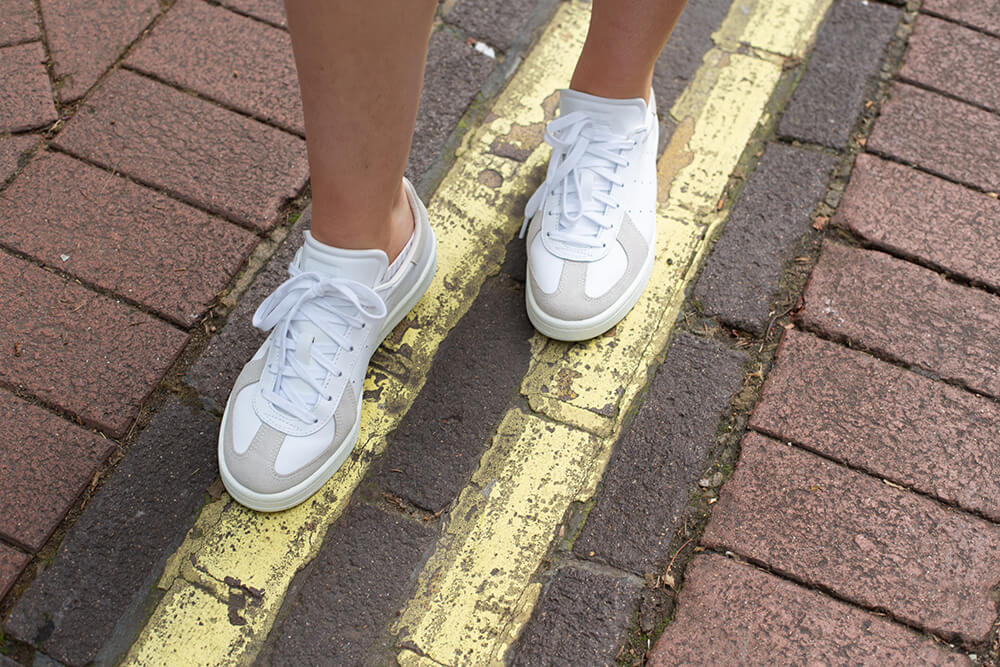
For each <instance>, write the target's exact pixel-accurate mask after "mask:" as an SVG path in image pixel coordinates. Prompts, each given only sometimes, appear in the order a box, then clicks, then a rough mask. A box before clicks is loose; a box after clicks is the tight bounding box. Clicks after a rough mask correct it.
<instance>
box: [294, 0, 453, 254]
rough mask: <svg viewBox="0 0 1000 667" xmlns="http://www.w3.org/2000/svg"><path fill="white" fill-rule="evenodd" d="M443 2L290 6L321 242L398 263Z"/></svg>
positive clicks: (329, 0)
mask: <svg viewBox="0 0 1000 667" xmlns="http://www.w3.org/2000/svg"><path fill="white" fill-rule="evenodd" d="M436 5H437V2H436V0H406V2H398V1H397V0H363V1H361V2H358V1H357V0H286V2H285V7H286V11H287V14H288V27H289V29H290V31H291V34H292V47H293V50H294V51H295V64H296V67H297V69H298V74H299V85H300V87H301V90H302V106H303V109H304V112H305V122H306V145H307V148H308V151H309V170H310V174H311V179H312V197H313V200H312V203H313V219H312V234H313V236H314V237H315V238H316V240H318V241H320V242H322V243H326V244H328V245H332V246H336V247H338V248H345V249H365V248H378V249H381V250H384V251H385V252H386V254H388V255H389V260H390V261H392V260H393V259H394V258H395V257H396V255H398V254H399V252H400V251H401V250H402V249H403V246H405V245H406V242H407V241H408V240H409V238H410V235H411V234H412V232H413V217H412V214H411V212H410V208H409V205H408V203H407V200H406V196H405V195H404V193H403V190H402V179H403V171H404V169H405V168H406V160H407V156H408V155H409V152H410V142H411V140H412V138H413V126H414V123H415V122H416V116H417V104H418V103H419V101H420V87H421V85H422V84H423V75H424V64H425V62H426V59H427V41H428V39H429V38H430V31H431V22H432V20H433V18H434V10H435V7H436Z"/></svg>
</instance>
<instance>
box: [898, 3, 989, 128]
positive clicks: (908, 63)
mask: <svg viewBox="0 0 1000 667" xmlns="http://www.w3.org/2000/svg"><path fill="white" fill-rule="evenodd" d="M998 63H1000V38H997V37H991V36H989V35H984V34H983V33H981V32H977V31H975V30H970V29H968V28H964V27H962V26H960V25H955V24H954V23H950V22H948V21H942V20H940V19H936V18H933V17H931V16H921V17H920V18H918V19H917V23H916V26H915V27H914V29H913V34H912V35H910V41H909V49H908V50H907V52H906V58H905V59H904V61H903V68H902V69H901V70H900V72H899V76H900V77H901V78H903V79H909V80H911V81H916V82H918V83H920V84H923V85H925V86H927V87H929V88H934V89H935V90H941V91H944V92H946V93H949V94H951V95H954V96H955V97H959V98H961V99H963V100H967V101H969V102H973V103H975V104H979V105H981V106H984V107H986V108H988V109H994V110H996V109H1000V79H998V78H997V76H996V68H997V64H998Z"/></svg>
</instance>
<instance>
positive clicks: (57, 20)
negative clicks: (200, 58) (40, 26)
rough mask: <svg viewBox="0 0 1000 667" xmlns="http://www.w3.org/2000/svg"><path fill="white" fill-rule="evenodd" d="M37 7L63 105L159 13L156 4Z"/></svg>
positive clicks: (131, 1) (44, 2) (47, 1)
mask: <svg viewBox="0 0 1000 667" xmlns="http://www.w3.org/2000/svg"><path fill="white" fill-rule="evenodd" d="M39 3H40V5H41V8H42V20H43V22H44V23H45V34H46V37H47V38H48V45H49V51H50V52H51V53H52V60H53V62H54V67H55V73H56V76H57V77H59V78H60V79H62V85H61V87H60V89H59V97H60V99H62V100H63V101H64V102H68V101H72V100H75V99H77V98H79V97H80V96H82V95H83V94H84V93H85V92H87V90H88V89H89V88H90V87H91V86H93V85H94V83H96V82H97V79H98V77H100V76H101V74H103V73H104V71H105V70H106V69H107V68H108V67H110V66H111V64H112V63H113V62H114V61H115V60H116V59H117V58H118V56H119V55H121V53H122V52H123V51H124V50H125V47H127V46H128V45H129V44H131V43H132V41H133V40H134V39H136V38H137V37H138V36H139V34H140V33H141V32H142V30H143V28H145V27H146V26H147V25H149V23H150V21H152V20H153V19H154V18H155V17H156V15H157V14H158V13H159V12H160V6H159V4H158V3H157V1H156V0H101V2H72V1H70V0H39Z"/></svg>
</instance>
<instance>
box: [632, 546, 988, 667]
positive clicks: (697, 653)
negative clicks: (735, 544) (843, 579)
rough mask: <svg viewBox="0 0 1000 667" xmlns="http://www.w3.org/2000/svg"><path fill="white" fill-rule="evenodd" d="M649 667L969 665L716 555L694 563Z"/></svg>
mask: <svg viewBox="0 0 1000 667" xmlns="http://www.w3.org/2000/svg"><path fill="white" fill-rule="evenodd" d="M679 605H680V611H679V612H678V614H677V618H676V619H675V620H674V621H673V622H672V623H671V624H670V625H668V626H667V629H666V630H665V631H664V633H663V635H661V637H660V639H659V641H657V642H656V646H655V647H654V648H653V652H652V655H651V656H650V663H649V664H650V665H654V666H655V667H666V666H667V665H716V666H718V667H722V666H724V665H733V666H735V665H766V664H773V663H774V661H775V658H776V656H780V662H781V663H782V664H789V665H791V664H797V665H821V664H822V665H826V664H868V665H902V664H910V665H915V664H920V665H968V664H971V663H970V662H969V661H968V660H967V659H966V658H965V657H964V656H960V655H955V654H953V653H949V652H947V651H946V650H944V649H943V648H942V647H940V646H938V645H936V644H935V643H934V642H933V641H932V640H930V639H927V638H925V637H920V636H919V635H918V634H916V633H915V632H913V631H911V630H907V629H906V628H903V627H901V626H899V625H895V624H893V623H890V622H889V621H887V620H885V619H883V618H879V617H878V616H874V615H872V614H870V613H867V612H864V611H861V610H860V609H857V608H856V607H851V606H850V605H847V604H844V603H843V602H839V601H837V600H834V599H832V598H829V597H827V596H825V595H823V594H821V593H817V592H816V591H811V590H808V589H805V588H802V587H801V586H797V585H795V584H793V583H790V582H788V581H785V580H782V579H779V578H778V577H775V576H774V575H771V574H768V573H766V572H763V571H761V570H758V569H757V568H755V567H752V566H750V565H743V564H740V563H736V562H735V561H732V560H730V559H728V558H724V557H722V556H718V555H714V554H712V555H705V556H699V557H698V558H696V559H695V560H694V561H693V562H692V563H691V564H690V565H689V566H688V570H687V573H686V574H685V577H684V588H683V589H682V590H681V593H680V596H679Z"/></svg>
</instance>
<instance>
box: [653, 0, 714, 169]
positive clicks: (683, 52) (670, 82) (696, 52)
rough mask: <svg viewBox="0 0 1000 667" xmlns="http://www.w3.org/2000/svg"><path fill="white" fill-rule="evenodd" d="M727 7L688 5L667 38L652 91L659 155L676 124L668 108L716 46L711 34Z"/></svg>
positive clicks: (698, 0)
mask: <svg viewBox="0 0 1000 667" xmlns="http://www.w3.org/2000/svg"><path fill="white" fill-rule="evenodd" d="M730 4H731V3H730V2H729V1H728V0H692V1H691V2H688V4H687V6H686V7H685V8H684V12H683V13H682V14H681V17H680V19H679V20H678V21H677V25H676V26H675V27H674V31H673V33H672V34H671V35H670V41H668V42H667V46H666V47H665V48H664V49H663V51H662V52H661V53H660V57H659V58H658V59H657V61H656V69H654V70H653V91H654V92H655V93H656V105H657V112H658V114H659V116H660V146H659V150H660V151H661V152H662V151H663V149H664V148H665V147H666V145H667V143H668V142H669V141H670V137H671V135H673V133H674V130H675V129H676V128H677V123H676V121H675V120H674V119H672V118H671V117H670V107H672V106H673V105H674V102H676V101H677V98H678V97H679V96H680V94H681V93H682V92H683V91H684V89H685V88H686V87H687V85H688V84H689V83H691V80H692V79H693V78H694V74H695V72H697V71H698V67H699V66H700V65H701V59H702V57H703V56H704V55H705V53H706V52H707V51H708V50H709V49H711V48H712V47H713V46H714V45H715V44H714V42H713V41H712V33H713V32H715V31H716V30H718V29H719V26H720V25H722V20H723V19H724V18H726V14H727V13H728V12H729V6H730Z"/></svg>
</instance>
